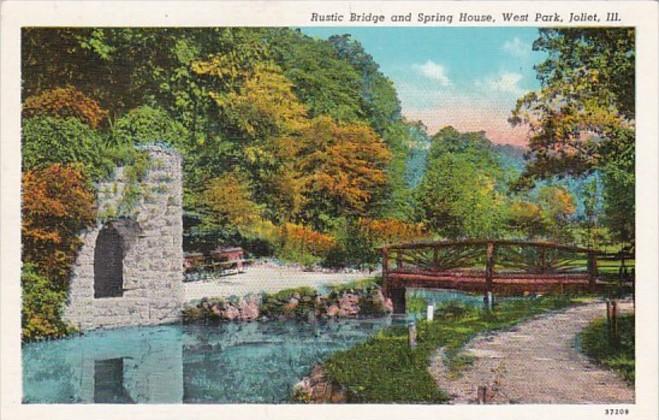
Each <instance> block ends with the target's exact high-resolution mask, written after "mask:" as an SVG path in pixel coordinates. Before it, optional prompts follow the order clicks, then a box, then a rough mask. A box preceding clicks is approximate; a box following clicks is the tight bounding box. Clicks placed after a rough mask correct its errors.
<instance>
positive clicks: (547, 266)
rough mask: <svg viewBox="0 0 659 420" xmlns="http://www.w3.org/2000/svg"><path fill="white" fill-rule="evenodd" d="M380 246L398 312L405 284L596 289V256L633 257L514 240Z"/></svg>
mask: <svg viewBox="0 0 659 420" xmlns="http://www.w3.org/2000/svg"><path fill="white" fill-rule="evenodd" d="M381 251H382V276H383V284H384V292H385V294H386V295H387V296H388V297H390V298H391V299H392V300H393V302H394V312H396V313H400V312H404V311H405V289H406V288H407V287H421V288H423V287H425V288H448V289H458V290H465V291H472V292H483V293H484V295H485V296H486V297H487V296H491V295H492V294H493V293H498V294H517V293H523V292H549V291H560V292H565V291H568V290H594V289H595V288H596V286H597V280H598V278H599V277H600V275H599V271H598V260H610V259H612V258H617V259H620V258H622V260H623V264H622V266H623V267H624V259H625V258H626V259H628V260H630V259H633V258H634V257H633V255H622V254H606V253H604V252H601V251H598V250H595V249H589V248H580V247H575V246H569V245H561V244H556V243H550V242H532V241H514V240H466V241H434V242H414V243H404V244H396V245H389V246H385V247H383V248H381ZM392 262H393V263H394V265H392ZM625 270H626V269H625ZM625 272H627V271H625Z"/></svg>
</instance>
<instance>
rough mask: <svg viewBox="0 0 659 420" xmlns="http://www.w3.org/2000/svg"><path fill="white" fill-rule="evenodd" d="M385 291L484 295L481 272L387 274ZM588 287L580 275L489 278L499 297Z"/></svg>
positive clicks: (588, 283) (512, 274)
mask: <svg viewBox="0 0 659 420" xmlns="http://www.w3.org/2000/svg"><path fill="white" fill-rule="evenodd" d="M386 283H387V288H390V289H397V288H401V287H402V288H405V287H412V288H438V289H456V290H463V291H469V292H486V291H487V290H488V284H487V281H486V278H485V274H484V273H477V272H433V271H414V272H409V271H389V272H388V273H387V282H386ZM589 287H592V282H591V281H590V276H589V275H588V274H582V273H566V274H529V273H496V274H493V275H492V282H491V288H490V291H492V292H494V293H499V294H514V293H523V292H532V293H538V292H550V291H561V292H563V291H567V290H586V289H588V288H589Z"/></svg>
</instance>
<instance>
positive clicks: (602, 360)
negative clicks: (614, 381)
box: [580, 315, 636, 384]
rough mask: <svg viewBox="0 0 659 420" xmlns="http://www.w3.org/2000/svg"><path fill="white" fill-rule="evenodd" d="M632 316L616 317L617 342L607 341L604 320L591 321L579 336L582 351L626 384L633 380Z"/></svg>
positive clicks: (633, 339) (606, 329)
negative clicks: (616, 374)
mask: <svg viewBox="0 0 659 420" xmlns="http://www.w3.org/2000/svg"><path fill="white" fill-rule="evenodd" d="M634 321H635V319H634V315H622V316H620V317H618V331H619V334H620V339H619V340H618V342H617V343H616V342H614V341H611V340H610V339H609V334H608V328H607V324H606V319H598V320H595V321H593V322H592V323H591V324H590V325H588V327H586V328H585V329H584V330H583V331H582V332H581V334H580V339H581V347H582V351H583V352H584V353H585V354H586V355H587V356H588V357H590V358H591V359H592V360H593V361H595V362H597V363H599V364H601V365H603V366H605V367H607V368H609V369H613V370H614V371H616V372H617V373H618V374H620V375H621V376H622V377H623V378H624V379H625V380H626V381H627V382H629V383H631V384H633V383H634V378H635V366H636V363H635V358H634V350H635V335H634Z"/></svg>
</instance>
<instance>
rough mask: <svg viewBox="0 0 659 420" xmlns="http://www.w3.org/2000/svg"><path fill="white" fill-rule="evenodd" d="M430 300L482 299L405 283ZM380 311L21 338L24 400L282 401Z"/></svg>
mask: <svg viewBox="0 0 659 420" xmlns="http://www.w3.org/2000/svg"><path fill="white" fill-rule="evenodd" d="M410 295H416V296H418V297H423V298H424V299H426V301H427V302H428V303H429V304H434V305H437V304H439V303H441V302H442V301H446V300H460V301H463V302H465V303H468V304H481V303H482V299H481V297H480V296H473V295H468V294H464V293H459V292H454V291H442V290H410V291H408V296H410ZM424 316H425V314H410V313H408V314H407V315H406V316H386V317H382V318H364V319H342V320H329V321H322V322H317V323H306V322H297V321H269V322H243V323H233V322H225V323H219V324H207V325H206V324H191V325H180V324H174V325H160V326H148V327H128V328H119V329H113V330H96V331H91V332H88V333H86V334H84V335H76V336H73V337H70V338H65V339H61V340H52V341H43V342H35V343H29V344H25V345H24V346H23V350H22V358H23V402H24V403H286V402H288V401H289V399H290V395H291V391H292V387H293V385H294V384H295V383H297V382H298V381H299V380H300V378H302V377H303V376H304V375H306V374H307V373H308V372H309V371H310V370H311V368H312V366H313V365H314V364H316V363H320V362H322V361H323V360H326V359H327V358H328V357H329V356H330V355H331V354H332V353H335V352H337V351H340V350H344V349H348V348H350V347H353V346H354V345H356V344H358V343H361V342H363V341H365V340H366V339H367V338H368V337H369V336H371V335H373V334H375V333H376V332H377V331H379V330H380V329H382V328H385V327H388V326H390V325H405V324H406V323H407V322H408V321H409V320H410V319H420V318H423V317H424Z"/></svg>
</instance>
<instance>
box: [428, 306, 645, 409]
mask: <svg viewBox="0 0 659 420" xmlns="http://www.w3.org/2000/svg"><path fill="white" fill-rule="evenodd" d="M621 309H622V310H623V311H629V310H631V304H629V303H623V304H622V305H621ZM605 314H606V304H605V303H603V302H596V303H589V304H587V305H583V306H578V307H573V308H570V309H568V310H565V311H561V312H558V313H553V314H551V315H545V316H541V317H538V318H535V319H532V320H530V321H526V322H523V323H521V324H519V325H517V326H516V327H514V328H513V329H511V330H508V331H505V332H499V333H498V334H491V335H486V336H479V337H476V338H475V339H473V340H472V341H471V342H469V343H468V344H467V345H466V347H465V351H466V352H467V353H468V354H471V355H472V356H474V357H475V360H474V364H473V365H472V366H469V367H467V368H466V369H465V370H464V372H463V375H462V377H460V378H457V379H449V378H447V375H446V374H447V371H446V368H445V366H444V364H443V362H442V360H443V353H442V352H441V350H440V351H438V352H437V354H436V355H435V356H434V357H433V359H432V362H431V366H430V368H429V370H430V373H431V375H433V377H434V378H435V380H436V381H437V384H438V386H439V387H441V388H442V389H444V390H446V391H447V392H448V393H449V395H450V396H451V397H452V398H453V400H452V403H454V404H469V403H474V402H475V400H476V396H477V389H478V386H479V385H486V386H487V389H488V403H495V404H530V403H563V404H587V403H615V402H617V403H633V402H634V389H633V387H631V386H629V385H627V384H626V383H625V382H624V381H623V380H622V379H620V378H619V377H618V376H617V375H616V374H615V373H613V372H611V371H609V370H604V369H602V368H600V367H598V366H597V365H594V364H593V363H591V362H589V361H588V359H587V358H586V357H585V356H584V355H582V354H581V353H579V352H578V351H577V350H576V348H575V346H576V335H577V333H578V332H579V331H581V330H582V329H583V328H584V327H586V325H588V323H589V322H591V321H592V320H593V319H595V318H599V317H602V316H604V315H605Z"/></svg>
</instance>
